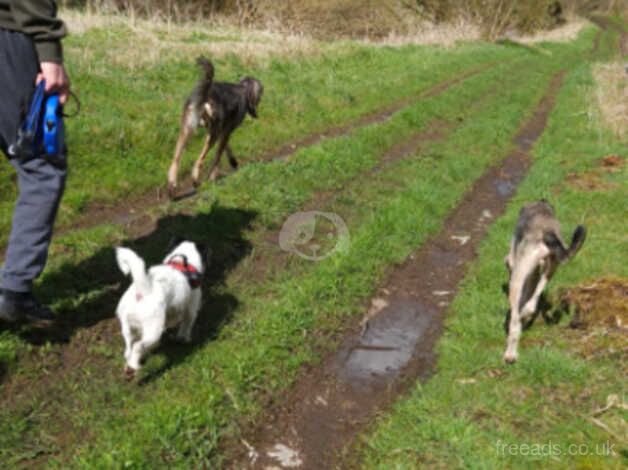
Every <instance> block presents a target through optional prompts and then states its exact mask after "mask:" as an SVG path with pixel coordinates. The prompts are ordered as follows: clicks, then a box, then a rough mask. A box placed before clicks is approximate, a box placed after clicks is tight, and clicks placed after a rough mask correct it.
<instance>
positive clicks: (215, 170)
mask: <svg viewBox="0 0 628 470" xmlns="http://www.w3.org/2000/svg"><path fill="white" fill-rule="evenodd" d="M228 141H229V136H226V137H223V138H221V139H220V143H219V144H218V150H216V157H215V158H214V161H213V162H212V167H211V171H210V172H209V180H210V181H216V180H217V179H218V175H219V174H220V171H219V169H218V164H219V163H220V157H222V153H223V152H224V151H225V147H227V142H228Z"/></svg>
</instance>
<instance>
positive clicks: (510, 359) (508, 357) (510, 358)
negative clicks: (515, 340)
mask: <svg viewBox="0 0 628 470" xmlns="http://www.w3.org/2000/svg"><path fill="white" fill-rule="evenodd" d="M504 361H505V362H506V364H514V363H515V362H517V353H513V352H510V351H506V353H505V354H504Z"/></svg>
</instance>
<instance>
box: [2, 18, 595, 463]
mask: <svg viewBox="0 0 628 470" xmlns="http://www.w3.org/2000/svg"><path fill="white" fill-rule="evenodd" d="M593 35H594V32H593V31H592V30H589V31H588V32H587V33H585V34H584V35H583V36H582V37H581V38H580V40H579V41H578V42H576V43H574V44H572V45H569V46H568V47H553V46H548V49H549V50H551V51H552V52H553V53H554V56H553V57H552V58H551V59H548V58H547V56H541V55H535V54H534V53H533V52H531V51H527V50H520V49H515V48H513V49H507V51H506V52H503V51H502V49H500V48H495V47H494V46H482V47H477V46H474V48H475V47H477V49H474V48H472V49H474V50H475V51H476V53H477V54H478V56H481V57H485V58H486V61H487V62H490V61H494V60H496V59H498V58H500V57H502V55H505V56H507V57H508V58H515V59H516V60H519V61H520V62H519V64H512V65H508V64H505V65H503V66H500V67H501V68H500V67H497V68H494V69H490V70H486V71H484V72H482V74H481V75H478V76H477V77H470V78H469V79H468V80H467V81H465V82H464V83H461V84H458V85H457V86H456V87H452V88H451V89H450V90H448V91H447V92H445V93H443V94H441V95H439V96H433V97H430V98H429V99H427V100H425V101H424V102H421V103H418V104H412V105H409V106H408V108H407V109H405V110H404V111H402V112H400V113H397V114H396V115H394V116H392V117H391V119H390V120H389V121H387V122H384V123H380V124H376V125H373V126H368V127H365V128H363V129H358V130H356V131H355V132H354V133H353V134H351V135H348V136H342V137H337V138H332V139H328V140H326V141H322V142H320V143H318V144H316V145H313V146H312V147H310V148H304V149H302V150H300V151H299V152H298V153H297V154H296V155H295V157H294V158H293V159H290V160H288V161H286V162H282V161H277V162H272V163H268V164H261V163H252V164H250V165H247V166H245V167H243V168H242V170H241V171H239V172H238V173H236V174H234V175H233V176H231V177H229V178H227V179H225V180H224V181H223V182H222V183H221V184H218V185H216V186H211V187H207V188H206V189H205V190H204V191H203V192H202V193H201V194H200V195H199V197H198V198H197V199H196V200H194V201H193V203H191V204H190V206H189V207H187V208H186V211H185V212H182V213H170V212H169V211H172V207H166V208H159V209H156V210H155V211H154V212H153V213H150V214H149V215H148V216H147V217H149V221H150V222H151V224H150V225H148V226H149V227H153V229H152V231H150V229H149V231H148V232H147V229H146V227H147V226H146V225H143V226H141V227H135V226H131V227H121V226H107V225H103V226H99V227H95V228H93V229H90V230H81V231H77V232H75V233H72V234H67V235H66V236H64V237H63V238H62V239H60V240H59V241H58V242H57V243H56V244H55V248H54V250H55V253H54V255H55V256H54V261H53V263H52V264H51V266H50V269H49V270H48V271H47V273H46V275H45V278H44V280H43V284H42V286H41V288H40V290H41V292H42V295H43V296H44V297H45V298H47V299H48V300H51V301H52V302H53V303H54V304H55V305H56V306H57V307H58V308H59V309H60V310H61V311H62V313H63V321H62V323H61V328H60V330H59V331H57V332H55V333H57V334H58V336H53V337H48V338H46V337H44V338H41V337H37V336H36V335H35V336H34V335H32V333H31V332H28V331H18V332H7V331H4V332H2V333H0V353H1V354H2V356H0V357H1V358H2V359H3V360H4V361H5V362H6V363H8V364H9V373H8V375H9V377H8V379H6V380H5V382H4V383H3V385H2V388H3V397H4V398H3V400H2V409H1V411H0V436H1V437H0V458H1V459H2V460H3V461H8V462H10V463H11V464H12V465H16V466H17V465H22V464H28V465H38V464H39V465H43V464H45V463H48V464H50V465H56V466H58V467H60V468H61V467H62V468H66V467H67V466H78V467H81V466H82V467H85V468H98V467H116V466H118V465H120V462H123V463H124V464H125V465H126V464H128V466H130V467H137V468H144V467H146V468H148V467H150V468H157V467H170V468H173V467H174V468H189V467H191V466H198V465H201V464H202V463H208V464H210V465H216V464H217V463H219V462H220V461H221V458H222V456H221V455H220V454H219V452H218V442H219V440H220V439H224V438H225V437H227V436H230V437H231V438H235V436H238V435H239V434H240V433H241V426H248V425H250V423H251V420H252V419H253V417H255V416H259V413H260V410H261V409H262V407H263V406H264V404H266V403H268V401H269V400H271V399H272V397H275V396H277V395H278V394H280V393H281V392H282V391H283V390H285V389H286V387H287V386H288V384H289V382H291V381H292V380H294V378H295V377H296V376H297V374H298V373H299V370H300V368H301V367H302V366H303V365H304V364H312V363H316V361H317V358H320V356H321V353H322V352H323V351H326V350H329V349H330V348H331V347H333V346H334V344H336V342H337V339H338V334H339V332H340V331H341V329H342V325H343V324H344V322H345V319H346V318H349V317H350V316H352V315H355V314H357V313H359V312H360V311H361V310H362V308H361V306H362V305H363V303H364V302H365V301H366V300H367V299H368V298H369V297H370V295H371V293H372V291H373V289H374V288H375V286H376V285H377V284H378V283H379V282H380V281H381V279H383V277H384V276H385V273H386V271H387V270H388V269H389V266H390V265H391V264H394V263H396V262H399V261H401V260H402V259H404V258H405V256H406V255H407V254H408V253H410V252H411V251H412V250H413V249H415V248H416V247H417V246H419V245H420V244H421V243H422V242H423V241H424V240H426V239H427V237H428V236H429V235H430V234H433V233H435V232H436V231H437V230H438V228H439V227H440V225H441V223H442V218H443V217H444V216H445V214H447V213H448V211H449V210H450V209H451V208H452V207H454V206H455V204H456V202H457V201H458V200H459V198H460V197H461V196H462V194H464V192H465V191H466V190H467V189H468V188H469V187H470V185H471V183H472V182H473V180H474V179H475V178H477V177H478V176H479V175H480V174H481V173H482V171H483V169H484V168H486V167H487V166H488V165H490V164H491V163H493V162H494V161H495V159H496V158H498V156H499V155H503V154H504V153H505V152H506V151H507V150H508V149H509V147H510V143H509V139H510V137H511V136H512V135H513V134H514V132H515V130H516V129H517V127H518V126H519V123H520V122H521V121H522V120H523V119H525V117H526V116H527V115H528V114H529V112H530V110H531V109H532V107H533V104H534V103H535V102H536V101H538V99H539V97H540V95H541V94H542V92H543V89H544V86H545V85H546V84H547V82H548V80H549V77H550V76H551V74H552V73H553V72H554V71H555V70H557V69H558V68H559V67H562V66H564V65H569V64H571V63H572V61H573V60H574V59H575V58H576V57H578V56H579V55H581V54H582V53H583V52H584V51H586V50H587V49H588V48H590V44H591V41H592V38H593ZM468 47H469V46H465V47H464V48H462V50H467V48H468ZM484 48H485V49H484ZM388 52H390V54H392V56H393V59H394V60H393V59H390V60H393V62H394V61H399V62H403V67H407V68H412V67H413V66H416V67H418V68H419V69H421V67H422V66H424V65H425V64H424V62H422V61H423V59H424V57H423V56H422V55H420V54H419V55H418V56H414V57H413V58H412V60H409V57H411V55H412V54H411V53H412V52H416V50H407V51H403V53H400V52H399V51H395V50H393V51H388ZM380 53H381V54H383V55H386V54H385V53H384V52H382V51H378V52H376V53H374V54H376V55H377V56H378V58H379V54H380ZM399 54H401V55H399ZM404 54H407V55H404ZM443 54H445V55H446V54H453V55H452V56H449V57H440V52H439V54H437V55H438V56H439V60H440V62H439V64H445V63H447V64H450V65H447V66H443V68H444V69H446V70H447V71H448V73H450V72H451V68H450V67H454V65H451V64H454V63H455V64H456V65H455V67H458V66H460V67H462V66H463V65H467V66H468V65H469V62H471V61H472V60H471V59H469V60H468V62H465V61H466V60H467V59H463V60H460V61H459V63H458V57H459V54H461V52H460V51H459V50H454V51H447V52H443ZM462 55H464V54H462ZM359 57H360V55H359V54H358V55H357V58H356V59H355V60H356V61H358V62H359V60H362V59H363V58H362V59H360V58H359ZM402 59H403V60H402ZM351 60H353V56H352V59H351ZM375 62H376V61H375V59H374V63H375ZM417 63H418V64H421V65H417ZM413 64H414V65H413ZM319 65H320V64H319ZM398 66H401V65H399V64H398ZM437 69H440V67H436V66H434V70H431V69H430V73H429V75H430V76H433V75H439V74H440V73H444V72H442V71H437ZM393 70H394V69H393ZM515 72H516V73H515ZM312 73H314V72H312ZM317 73H318V69H317ZM439 77H441V78H442V75H439ZM367 83H368V81H367ZM505 84H511V87H509V86H500V85H505ZM421 87H425V86H424V85H421ZM491 87H492V88H494V89H495V90H496V92H495V93H494V94H488V95H487V91H489V90H490V89H491ZM373 99H374V102H375V98H373ZM475 99H477V100H479V101H478V103H477V104H472V105H471V106H469V104H468V103H469V102H473V101H474V100H475ZM391 101H392V100H391ZM363 111H364V110H362V112H363ZM459 117H461V118H462V121H460V122H457V121H458V118H459ZM434 119H441V120H444V121H447V122H453V123H454V128H453V130H452V131H451V132H450V133H448V134H447V139H446V140H442V141H441V140H439V139H436V140H434V142H430V143H429V144H428V145H427V146H426V147H424V148H423V147H422V148H420V149H419V150H417V152H418V153H417V154H416V155H412V154H413V153H414V152H412V151H411V150H409V151H408V154H407V155H406V156H404V157H403V158H400V159H399V160H397V161H394V162H393V163H391V164H389V165H385V166H384V167H383V168H382V169H381V171H377V172H372V169H373V168H375V167H377V165H379V164H380V162H381V161H382V158H384V156H385V155H386V152H387V151H389V150H390V149H391V148H393V147H394V146H395V145H396V144H397V142H398V141H399V140H404V139H411V138H412V136H413V135H415V134H416V133H417V132H420V131H421V129H427V128H428V127H427V126H428V125H429V123H431V122H433V120H434ZM278 128H279V127H278ZM249 130H252V128H251V129H247V133H248V131H249ZM251 142H254V141H251ZM260 142H265V141H264V140H263V139H262V140H260ZM260 145H262V146H263V145H264V144H263V143H261V144H260ZM413 156H420V157H421V158H411V157H413ZM140 160H141V159H140ZM138 164H143V163H142V162H138ZM139 171H144V170H141V169H140V168H139V167H138V172H139ZM138 174H139V173H138ZM351 180H355V181H356V182H355V183H353V185H352V184H347V182H349V181H351ZM360 181H361V182H362V184H361V183H360ZM321 191H334V192H336V194H335V195H334V196H333V197H331V198H330V199H327V200H324V201H323V203H324V204H325V207H326V208H330V209H331V210H334V211H336V212H338V213H339V214H341V215H343V216H346V218H347V219H348V223H349V228H350V231H351V247H350V250H349V251H348V252H347V253H345V254H342V255H338V256H333V257H331V258H328V259H326V260H324V261H323V262H320V263H317V264H313V263H306V262H303V261H300V260H298V259H291V260H288V261H287V262H285V264H282V265H281V268H282V270H275V269H273V268H276V267H277V266H276V265H273V263H274V260H275V259H276V256H275V255H274V254H272V253H271V254H270V255H265V256H269V258H266V259H270V260H273V261H272V262H269V263H268V264H269V265H270V266H269V269H268V270H266V271H263V270H262V271H261V273H258V276H259V277H255V278H251V277H250V276H249V274H248V273H247V272H248V271H249V270H250V269H251V266H253V265H254V264H255V263H256V260H257V258H256V256H257V254H258V253H257V252H256V250H258V246H259V243H258V242H259V238H260V237H261V238H263V237H264V236H265V235H266V234H269V233H276V231H277V229H278V228H279V226H280V224H281V222H282V221H283V220H284V219H285V217H286V215H289V214H290V213H291V212H292V211H294V210H296V209H298V208H300V207H304V206H307V204H309V203H310V202H308V201H315V200H317V198H320V197H321V196H320V193H321ZM410 213H411V214H415V216H416V217H413V218H408V217H407V214H410ZM144 222H145V220H144V221H142V224H144ZM172 232H174V233H176V232H183V233H186V234H190V236H192V237H193V238H198V239H201V240H205V241H209V242H210V243H211V244H212V246H213V248H214V252H215V253H216V260H215V265H214V267H213V268H212V272H211V284H210V285H209V286H207V289H208V290H207V304H206V306H205V308H204V311H203V317H204V318H203V320H202V321H201V322H200V324H199V328H198V331H197V333H196V334H197V338H196V342H195V344H194V345H193V346H192V347H183V346H174V345H171V344H166V345H165V346H164V347H163V348H162V349H161V350H160V351H159V352H158V353H157V354H155V355H154V356H152V357H151V358H150V360H149V362H148V364H147V366H146V370H145V372H144V375H143V380H142V382H141V383H140V385H139V386H137V385H129V384H126V383H123V382H122V381H121V380H120V379H119V378H118V377H119V371H120V369H121V367H120V344H119V335H118V332H117V327H116V325H115V322H113V321H112V320H110V318H111V314H112V311H113V308H114V305H115V300H116V299H117V296H118V293H119V286H117V285H116V284H117V283H118V282H119V280H120V275H119V274H118V273H116V272H115V271H114V269H113V266H112V256H111V250H110V248H109V246H111V244H112V243H115V242H120V241H122V240H125V239H126V240H128V242H132V243H133V244H134V245H135V246H136V248H138V249H139V250H140V251H141V252H142V253H143V254H147V256H148V258H149V259H151V260H156V259H158V257H159V254H160V252H161V249H162V248H163V246H165V244H166V242H167V239H168V238H169V234H170V233H172ZM37 339H38V340H40V341H41V340H42V339H43V340H47V342H46V343H45V344H44V345H43V346H41V347H39V346H35V347H32V346H29V342H32V341H34V340H37ZM66 342H69V346H66V345H65V343H66ZM29 350H30V351H29ZM16 354H17V356H16Z"/></svg>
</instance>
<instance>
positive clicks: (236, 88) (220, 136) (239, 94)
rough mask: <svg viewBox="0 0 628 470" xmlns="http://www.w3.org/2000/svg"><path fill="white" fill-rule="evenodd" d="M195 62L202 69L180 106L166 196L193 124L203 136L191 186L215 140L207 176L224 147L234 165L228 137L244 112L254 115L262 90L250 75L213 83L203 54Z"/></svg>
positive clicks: (214, 172)
mask: <svg viewBox="0 0 628 470" xmlns="http://www.w3.org/2000/svg"><path fill="white" fill-rule="evenodd" d="M196 62H197V64H198V65H200V66H201V67H202V68H203V71H204V74H203V77H202V78H201V79H200V80H199V81H198V83H197V84H196V86H195V87H194V90H192V93H191V94H190V96H189V97H188V99H187V100H186V101H185V104H184V106H183V115H182V116H181V132H180V133H179V138H178V140H177V146H176V149H175V152H174V158H173V160H172V164H171V165H170V170H169V171H168V193H169V195H170V197H174V195H175V193H176V189H177V176H178V173H179V165H180V163H181V156H182V155H183V150H184V149H185V145H186V143H187V141H188V139H189V138H190V136H191V135H192V133H193V132H194V130H195V129H196V128H197V127H200V126H203V127H205V128H206V129H207V137H206V138H205V143H204V145H203V149H202V150H201V154H200V156H199V157H198V160H196V163H195V164H194V169H193V170H192V181H193V183H194V186H198V185H199V184H200V174H201V168H202V166H203V162H204V161H205V157H206V156H207V153H208V152H209V150H210V149H211V148H212V147H213V146H214V144H215V143H216V142H218V150H217V151H216V157H215V158H214V161H213V163H212V165H211V170H210V173H209V179H210V180H212V181H214V180H215V179H216V178H217V177H218V174H219V172H218V164H219V163H220V157H222V154H223V152H224V151H225V150H226V151H227V156H228V157H229V163H230V164H231V167H232V168H234V169H235V168H237V167H238V161H237V160H236V159H235V156H234V154H233V152H232V151H231V148H230V147H229V137H231V134H232V133H233V131H234V130H236V129H237V128H238V126H239V125H240V124H242V121H244V118H245V117H246V115H247V114H250V115H251V116H252V117H254V118H257V106H258V105H259V102H260V100H261V98H262V93H263V91H264V87H263V86H262V83H261V82H260V81H259V80H256V79H255V78H251V77H245V78H243V79H242V80H240V82H239V83H224V82H214V66H213V65H212V63H211V62H210V61H209V60H207V59H206V58H204V57H199V58H198V59H197V61H196Z"/></svg>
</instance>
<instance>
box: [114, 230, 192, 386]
mask: <svg viewBox="0 0 628 470" xmlns="http://www.w3.org/2000/svg"><path fill="white" fill-rule="evenodd" d="M116 259H117V261H118V266H119V267H120V270H121V271H122V272H123V273H124V274H126V275H128V274H131V277H132V278H133V283H132V284H131V285H130V286H129V288H128V289H127V290H126V292H125V293H124V295H123V296H122V298H121V299H120V302H119V303H118V308H117V310H116V315H117V316H118V319H119V320H120V326H121V327H122V336H124V343H125V350H124V357H125V359H126V367H125V374H126V375H127V377H128V378H132V377H133V376H134V375H135V373H136V372H137V371H138V370H139V368H140V363H141V361H142V359H143V357H144V356H145V355H146V354H147V353H148V352H150V351H151V350H152V349H153V348H155V347H156V346H157V345H158V344H159V340H160V338H161V335H162V334H163V332H164V331H165V330H166V329H167V328H171V327H174V326H177V325H179V330H178V332H177V338H178V339H180V340H182V341H185V342H189V341H190V340H191V339H192V327H193V326H194V322H195V321H196V317H197V315H198V312H199V310H200V308H201V289H200V285H201V277H202V274H203V270H204V266H203V261H202V255H201V253H200V252H199V250H198V249H197V247H196V245H195V244H194V243H193V242H190V241H183V242H181V243H179V244H178V245H177V247H176V248H175V249H174V250H172V251H171V252H170V253H169V254H168V256H166V258H165V259H164V262H163V264H160V265H156V266H153V267H151V268H150V270H149V271H148V272H146V266H145V263H144V260H143V259H141V258H140V257H139V256H138V255H137V254H135V252H134V251H133V250H130V249H128V248H122V247H118V248H116Z"/></svg>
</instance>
